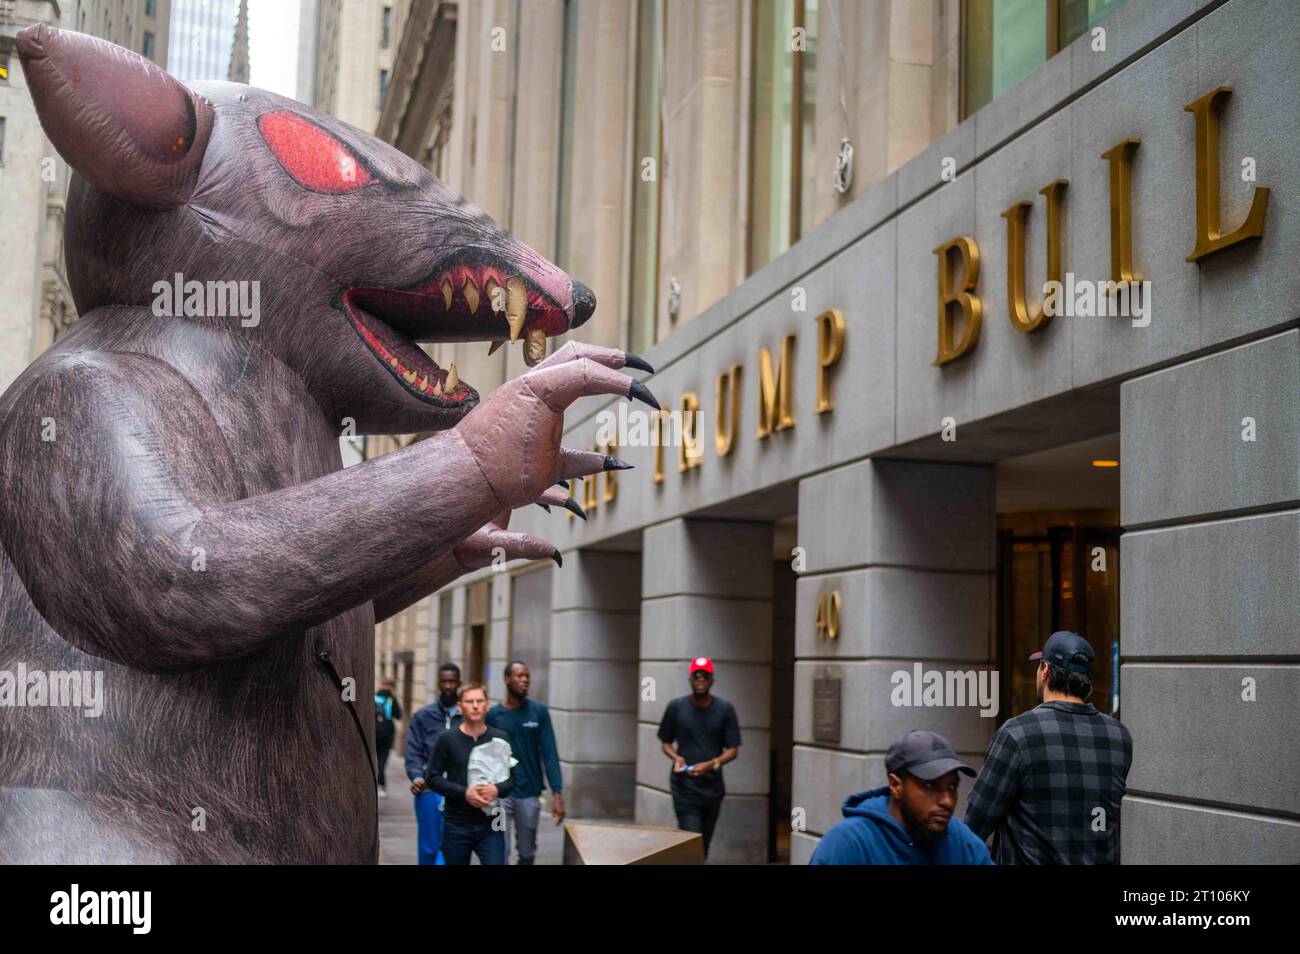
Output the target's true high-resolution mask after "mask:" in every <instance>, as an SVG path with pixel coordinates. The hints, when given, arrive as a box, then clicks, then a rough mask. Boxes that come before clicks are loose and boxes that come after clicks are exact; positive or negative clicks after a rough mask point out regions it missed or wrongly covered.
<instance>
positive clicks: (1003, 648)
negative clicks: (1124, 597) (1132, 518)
mask: <svg viewBox="0 0 1300 954" xmlns="http://www.w3.org/2000/svg"><path fill="white" fill-rule="evenodd" d="M1090 516H1091V517H1092V519H1094V520H1095V519H1096V517H1097V516H1104V515H1102V514H1098V515H1089V514H1088V513H1087V512H1086V511H1084V512H1079V513H1076V514H1041V515H1040V514H1017V515H1015V517H1014V519H1013V520H1009V521H1008V522H1011V523H1013V524H1014V525H1013V526H1010V527H1005V528H1003V527H1000V528H999V530H998V644H999V645H998V655H999V658H1000V659H1001V660H1002V661H1003V665H1002V671H1003V676H1002V680H1001V694H1002V698H1001V705H1000V707H999V713H1000V715H1001V717H1003V718H1004V719H1009V718H1011V717H1012V716H1015V715H1019V714H1020V713H1021V712H1024V711H1026V710H1028V709H1032V708H1033V707H1034V706H1036V705H1037V704H1038V699H1037V696H1036V694H1035V688H1034V666H1032V665H1031V664H1029V663H1027V662H1025V660H1027V659H1028V657H1029V655H1030V654H1031V653H1034V652H1036V651H1038V650H1039V649H1042V648H1043V642H1044V639H1045V637H1046V636H1047V635H1048V634H1050V633H1054V632H1056V631H1057V630H1061V629H1068V630H1072V631H1074V632H1076V633H1081V634H1083V635H1084V636H1085V637H1087V639H1088V641H1089V642H1090V643H1091V644H1092V649H1093V652H1094V653H1096V654H1097V662H1096V665H1095V666H1094V667H1093V690H1092V698H1091V699H1089V701H1090V702H1091V703H1092V704H1093V705H1095V706H1096V707H1097V708H1098V709H1099V710H1101V711H1102V712H1117V711H1118V708H1117V707H1118V701H1119V700H1118V694H1117V693H1115V692H1114V688H1115V687H1114V684H1113V679H1114V675H1115V672H1116V670H1115V669H1114V668H1113V662H1114V658H1115V657H1116V656H1117V655H1118V653H1119V527H1118V526H1116V525H1114V524H1113V523H1099V522H1098V523H1091V522H1084V521H1088V520H1089V518H1090ZM1063 517H1068V518H1070V519H1069V522H1067V523H1055V522H1054V521H1055V520H1058V519H1061V518H1063ZM1001 520H1002V518H999V523H1001ZM1020 663H1024V665H1021V664H1020Z"/></svg>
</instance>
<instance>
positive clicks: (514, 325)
mask: <svg viewBox="0 0 1300 954" xmlns="http://www.w3.org/2000/svg"><path fill="white" fill-rule="evenodd" d="M506 321H507V322H508V323H509V324H510V341H511V343H514V342H516V341H518V340H519V333H520V332H521V331H523V330H524V316H523V315H510V314H507V315H506Z"/></svg>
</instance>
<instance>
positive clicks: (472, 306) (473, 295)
mask: <svg viewBox="0 0 1300 954" xmlns="http://www.w3.org/2000/svg"><path fill="white" fill-rule="evenodd" d="M465 303H466V304H467V305H469V313H470V314H471V315H476V314H478V289H477V288H476V287H475V286H474V279H472V278H467V279H465Z"/></svg>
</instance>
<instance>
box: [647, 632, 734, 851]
mask: <svg viewBox="0 0 1300 954" xmlns="http://www.w3.org/2000/svg"><path fill="white" fill-rule="evenodd" d="M690 679H691V694H690V695H689V696H678V697H677V698H676V699H674V700H673V701H672V702H670V703H668V708H667V709H666V710H665V711H664V717H663V720H662V721H661V722H660V723H659V741H660V742H661V743H662V747H663V752H664V755H666V756H668V757H669V758H670V759H672V760H673V771H672V793H673V811H674V812H676V813H677V827H678V828H680V829H682V830H683V831H697V832H699V833H700V834H701V835H702V836H703V837H704V857H705V858H707V857H708V856H709V842H710V841H712V840H713V829H714V827H715V826H716V825H717V823H718V813H719V812H720V811H721V810H722V799H723V796H725V795H726V794H727V789H726V786H725V785H724V784H723V782H722V766H724V765H726V764H727V763H728V762H730V761H731V760H732V759H734V758H735V757H736V752H737V750H738V749H739V748H740V723H739V721H737V719H736V708H735V706H733V705H732V704H731V703H730V702H728V701H727V700H726V699H719V698H717V697H715V696H711V695H710V694H709V692H710V690H712V688H713V661H712V660H711V659H706V658H705V657H704V656H697V657H696V658H694V659H692V660H691V669H690ZM674 743H676V748H674V747H673V744H674Z"/></svg>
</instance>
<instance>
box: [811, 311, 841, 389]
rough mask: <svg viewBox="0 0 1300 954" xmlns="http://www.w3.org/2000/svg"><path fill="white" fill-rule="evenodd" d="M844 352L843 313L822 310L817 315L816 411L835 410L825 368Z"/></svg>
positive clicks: (838, 358) (836, 360)
mask: <svg viewBox="0 0 1300 954" xmlns="http://www.w3.org/2000/svg"><path fill="white" fill-rule="evenodd" d="M843 353H844V315H843V314H842V313H841V312H840V310H839V309H838V308H832V309H831V310H830V311H823V312H822V313H821V314H820V315H818V316H817V413H818V414H825V413H826V412H827V411H833V410H835V402H834V401H832V400H831V385H830V382H829V381H828V380H827V379H826V369H827V368H829V367H831V365H833V364H835V363H836V362H838V361H839V360H840V355H841V354H843Z"/></svg>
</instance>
